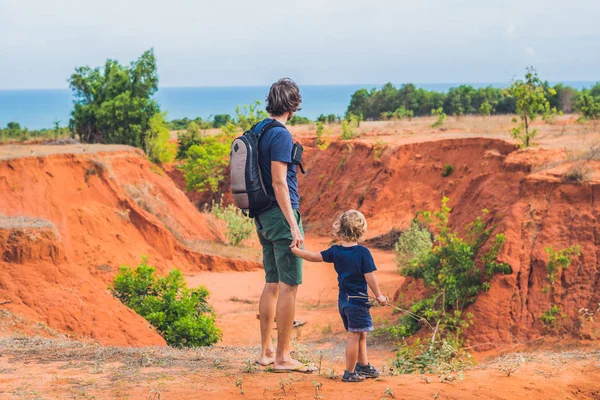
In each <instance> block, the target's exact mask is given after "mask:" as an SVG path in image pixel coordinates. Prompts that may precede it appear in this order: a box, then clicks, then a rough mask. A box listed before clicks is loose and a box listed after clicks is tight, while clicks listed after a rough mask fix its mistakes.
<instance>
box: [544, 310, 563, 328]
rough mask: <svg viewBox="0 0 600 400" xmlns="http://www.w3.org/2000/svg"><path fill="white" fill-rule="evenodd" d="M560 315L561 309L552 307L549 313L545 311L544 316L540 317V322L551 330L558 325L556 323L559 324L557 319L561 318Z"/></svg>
mask: <svg viewBox="0 0 600 400" xmlns="http://www.w3.org/2000/svg"><path fill="white" fill-rule="evenodd" d="M560 315H561V313H560V307H558V306H557V305H556V304H555V305H553V306H552V307H550V309H549V310H548V311H545V312H544V313H543V314H542V316H541V317H540V320H541V321H542V323H543V324H544V325H545V326H546V327H547V328H550V327H554V326H555V325H556V323H557V320H556V318H557V317H559V316H560Z"/></svg>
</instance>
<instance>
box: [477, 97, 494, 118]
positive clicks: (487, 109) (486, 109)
mask: <svg viewBox="0 0 600 400" xmlns="http://www.w3.org/2000/svg"><path fill="white" fill-rule="evenodd" d="M491 113H492V105H491V104H490V103H488V102H487V101H484V102H483V103H481V105H480V106H479V114H481V115H483V116H484V117H487V116H489V115H490V114H491Z"/></svg>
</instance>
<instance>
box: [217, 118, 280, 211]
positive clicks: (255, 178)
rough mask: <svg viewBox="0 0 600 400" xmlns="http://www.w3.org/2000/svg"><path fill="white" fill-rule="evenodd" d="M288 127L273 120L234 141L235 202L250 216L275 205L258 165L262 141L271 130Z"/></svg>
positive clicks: (233, 173)
mask: <svg viewBox="0 0 600 400" xmlns="http://www.w3.org/2000/svg"><path fill="white" fill-rule="evenodd" d="M278 126H279V127H284V125H283V124H282V123H280V122H278V121H275V120H273V121H272V122H269V123H267V124H266V125H265V126H263V127H262V129H261V130H260V132H255V128H256V125H254V126H253V127H252V128H250V130H248V131H246V132H244V134H243V135H242V136H240V137H238V138H236V139H235V140H234V141H233V143H232V144H231V153H230V164H229V167H230V178H231V180H230V182H231V191H232V193H233V201H234V202H235V205H236V206H238V207H239V208H241V209H242V211H244V213H248V214H249V217H250V218H253V217H255V216H256V215H258V214H260V213H261V212H262V211H264V210H266V209H268V208H271V206H273V204H274V203H275V199H274V198H273V196H272V195H269V193H267V189H266V188H265V185H264V183H263V179H262V174H261V172H260V166H259V164H258V142H259V140H260V138H261V137H262V135H264V134H265V133H266V132H267V131H268V130H269V129H271V128H275V127H278Z"/></svg>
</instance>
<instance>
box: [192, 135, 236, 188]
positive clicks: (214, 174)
mask: <svg viewBox="0 0 600 400" xmlns="http://www.w3.org/2000/svg"><path fill="white" fill-rule="evenodd" d="M229 151H230V148H229V141H228V140H227V139H226V137H224V136H206V137H203V138H201V140H200V141H199V143H198V144H195V145H192V146H191V147H190V148H189V149H188V151H187V153H186V158H185V161H184V162H183V164H182V165H181V167H180V168H181V169H182V171H183V172H184V177H185V183H186V189H187V190H188V191H192V190H196V191H198V192H201V191H205V190H210V191H212V192H213V193H215V194H217V195H218V192H219V184H220V183H221V182H222V181H223V180H224V178H225V177H224V171H225V168H226V167H227V165H229Z"/></svg>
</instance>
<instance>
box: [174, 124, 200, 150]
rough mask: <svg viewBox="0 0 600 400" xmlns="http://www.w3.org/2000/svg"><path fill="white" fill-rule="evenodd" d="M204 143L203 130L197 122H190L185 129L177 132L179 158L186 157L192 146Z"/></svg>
mask: <svg viewBox="0 0 600 400" xmlns="http://www.w3.org/2000/svg"><path fill="white" fill-rule="evenodd" d="M201 144H202V131H201V130H200V126H198V124H196V123H195V122H193V121H192V122H190V123H189V124H188V126H187V128H186V130H185V131H181V132H177V158H179V159H182V158H185V156H186V154H187V152H188V150H189V149H190V147H192V146H195V145H201Z"/></svg>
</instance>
